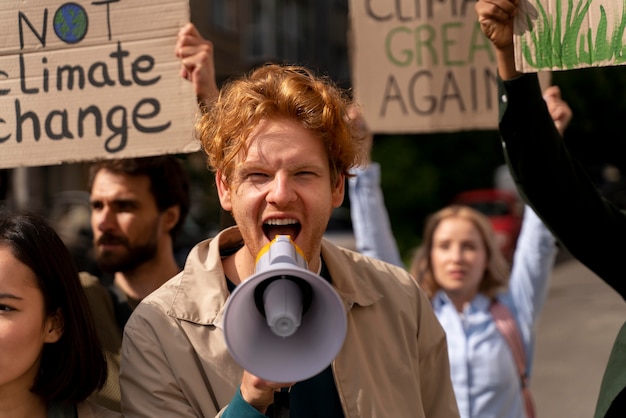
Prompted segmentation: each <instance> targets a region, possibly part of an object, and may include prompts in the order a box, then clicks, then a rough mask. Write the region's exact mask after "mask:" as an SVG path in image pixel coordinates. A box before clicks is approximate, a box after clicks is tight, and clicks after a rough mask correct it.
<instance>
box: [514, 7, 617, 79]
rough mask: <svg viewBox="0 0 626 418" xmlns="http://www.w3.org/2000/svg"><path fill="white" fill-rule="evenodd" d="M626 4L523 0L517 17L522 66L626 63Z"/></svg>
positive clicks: (518, 63)
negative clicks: (625, 32)
mask: <svg viewBox="0 0 626 418" xmlns="http://www.w3.org/2000/svg"><path fill="white" fill-rule="evenodd" d="M625 29H626V3H625V2H623V1H615V0H568V1H562V0H520V4H519V13H518V15H517V16H516V18H515V37H514V41H515V65H516V67H517V68H518V70H519V71H523V72H535V71H538V70H543V69H549V70H568V69H574V68H584V67H600V66H608V65H623V64H626V51H625V50H624V48H625V44H624V42H625V41H624V31H625Z"/></svg>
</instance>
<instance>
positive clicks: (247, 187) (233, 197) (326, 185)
mask: <svg viewBox="0 0 626 418" xmlns="http://www.w3.org/2000/svg"><path fill="white" fill-rule="evenodd" d="M248 144H249V150H248V154H247V155H246V157H245V159H244V160H242V161H240V162H239V163H238V164H237V166H236V167H235V169H234V172H233V175H232V179H228V180H229V183H228V184H227V183H226V181H225V180H224V179H223V178H222V177H221V173H219V172H218V173H217V180H218V181H217V184H218V193H219V197H220V202H221V204H222V207H223V208H224V209H225V210H228V211H231V212H232V215H233V217H234V219H235V221H236V222H237V225H238V226H239V228H240V230H241V234H242V236H243V239H244V242H245V245H246V247H247V248H248V250H249V252H250V254H251V256H252V257H256V254H257V253H258V252H259V250H260V249H261V248H262V247H263V246H264V245H266V244H267V243H268V242H269V241H270V240H271V239H273V238H274V237H275V236H276V235H278V234H281V235H291V237H292V239H293V240H294V241H295V243H296V244H297V245H298V246H299V247H300V248H301V249H302V251H303V252H304V254H305V255H306V257H307V260H309V262H310V261H311V260H316V259H317V258H318V257H319V254H320V247H321V239H322V236H323V234H324V232H325V230H326V227H327V225H328V220H329V219H330V215H331V212H332V210H333V209H334V208H336V207H338V206H339V205H341V203H342V201H343V197H344V176H343V175H341V176H339V178H338V180H337V182H336V184H331V180H330V168H329V163H328V155H327V152H326V149H325V148H324V145H323V142H322V140H321V139H319V138H318V137H316V136H315V135H313V134H312V133H311V132H309V131H308V130H306V129H304V128H303V127H302V126H301V125H300V124H299V123H298V122H297V121H294V120H291V119H273V120H264V121H263V122H262V123H260V124H259V125H258V126H257V127H256V129H255V130H254V131H253V132H252V134H251V135H250V137H249V139H248ZM220 179H222V181H219V180H220Z"/></svg>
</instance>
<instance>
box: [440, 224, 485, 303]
mask: <svg viewBox="0 0 626 418" xmlns="http://www.w3.org/2000/svg"><path fill="white" fill-rule="evenodd" d="M430 258H431V264H432V269H433V276H434V278H435V281H436V282H437V284H438V285H439V286H441V288H442V289H443V290H444V291H445V292H446V294H447V295H448V297H449V298H450V300H451V301H452V303H454V305H455V307H456V309H457V310H458V311H459V312H461V311H462V310H463V307H464V306H465V304H466V303H469V302H470V301H471V300H472V299H474V297H475V296H476V294H477V293H478V288H479V285H480V282H481V280H482V279H483V276H484V274H485V270H486V267H487V250H486V247H485V243H484V241H483V239H482V237H481V235H480V232H479V231H478V229H477V228H476V226H474V224H473V223H472V222H471V221H470V220H467V219H463V218H458V217H452V218H446V219H444V220H442V221H441V222H440V223H439V225H438V226H437V228H436V229H435V232H434V234H433V248H432V252H431V254H430Z"/></svg>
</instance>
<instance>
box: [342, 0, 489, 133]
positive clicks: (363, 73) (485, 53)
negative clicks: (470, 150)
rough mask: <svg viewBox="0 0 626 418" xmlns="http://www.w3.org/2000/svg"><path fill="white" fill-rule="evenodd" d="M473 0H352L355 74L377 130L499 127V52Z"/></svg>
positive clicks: (356, 88)
mask: <svg viewBox="0 0 626 418" xmlns="http://www.w3.org/2000/svg"><path fill="white" fill-rule="evenodd" d="M474 3H475V1H474V0H417V1H416V0H394V1H390V0H351V1H350V16H351V19H350V21H351V42H352V52H351V54H352V56H351V64H352V76H353V77H352V80H353V87H354V92H355V96H356V99H357V100H358V102H359V103H360V104H361V107H362V108H363V112H364V114H365V117H366V119H367V122H368V124H369V126H370V127H371V129H372V130H373V131H374V132H378V133H420V132H440V131H458V130H473V129H494V128H497V121H498V113H497V111H498V101H497V82H496V74H497V73H496V62H495V53H494V51H493V48H492V46H491V44H490V42H489V40H488V39H486V37H485V36H484V35H483V33H482V31H481V30H480V26H479V24H478V21H477V17H476V12H475V11H474Z"/></svg>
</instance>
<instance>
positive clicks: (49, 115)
mask: <svg viewBox="0 0 626 418" xmlns="http://www.w3.org/2000/svg"><path fill="white" fill-rule="evenodd" d="M188 21H189V6H188V1H187V0H90V1H85V0H74V1H73V2H67V1H58V0H34V1H25V0H19V1H18V0H11V1H8V2H4V3H3V7H2V10H0V26H1V27H2V33H3V36H2V37H0V167H4V168H6V167H17V166H35V165H50V164H57V163H61V162H76V161H83V160H92V159H98V158H122V157H136V156H145V155H157V154H166V153H178V152H191V151H195V150H197V149H198V148H199V146H198V144H197V142H196V141H195V140H194V139H193V121H194V117H195V114H196V112H197V106H196V103H195V97H194V94H193V91H192V86H191V83H189V82H188V81H186V80H184V79H182V78H181V77H180V76H179V69H180V62H179V60H178V59H177V58H176V57H175V55H174V46H175V43H176V35H177V32H178V30H179V28H180V27H181V26H183V25H184V24H185V23H186V22H188Z"/></svg>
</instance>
